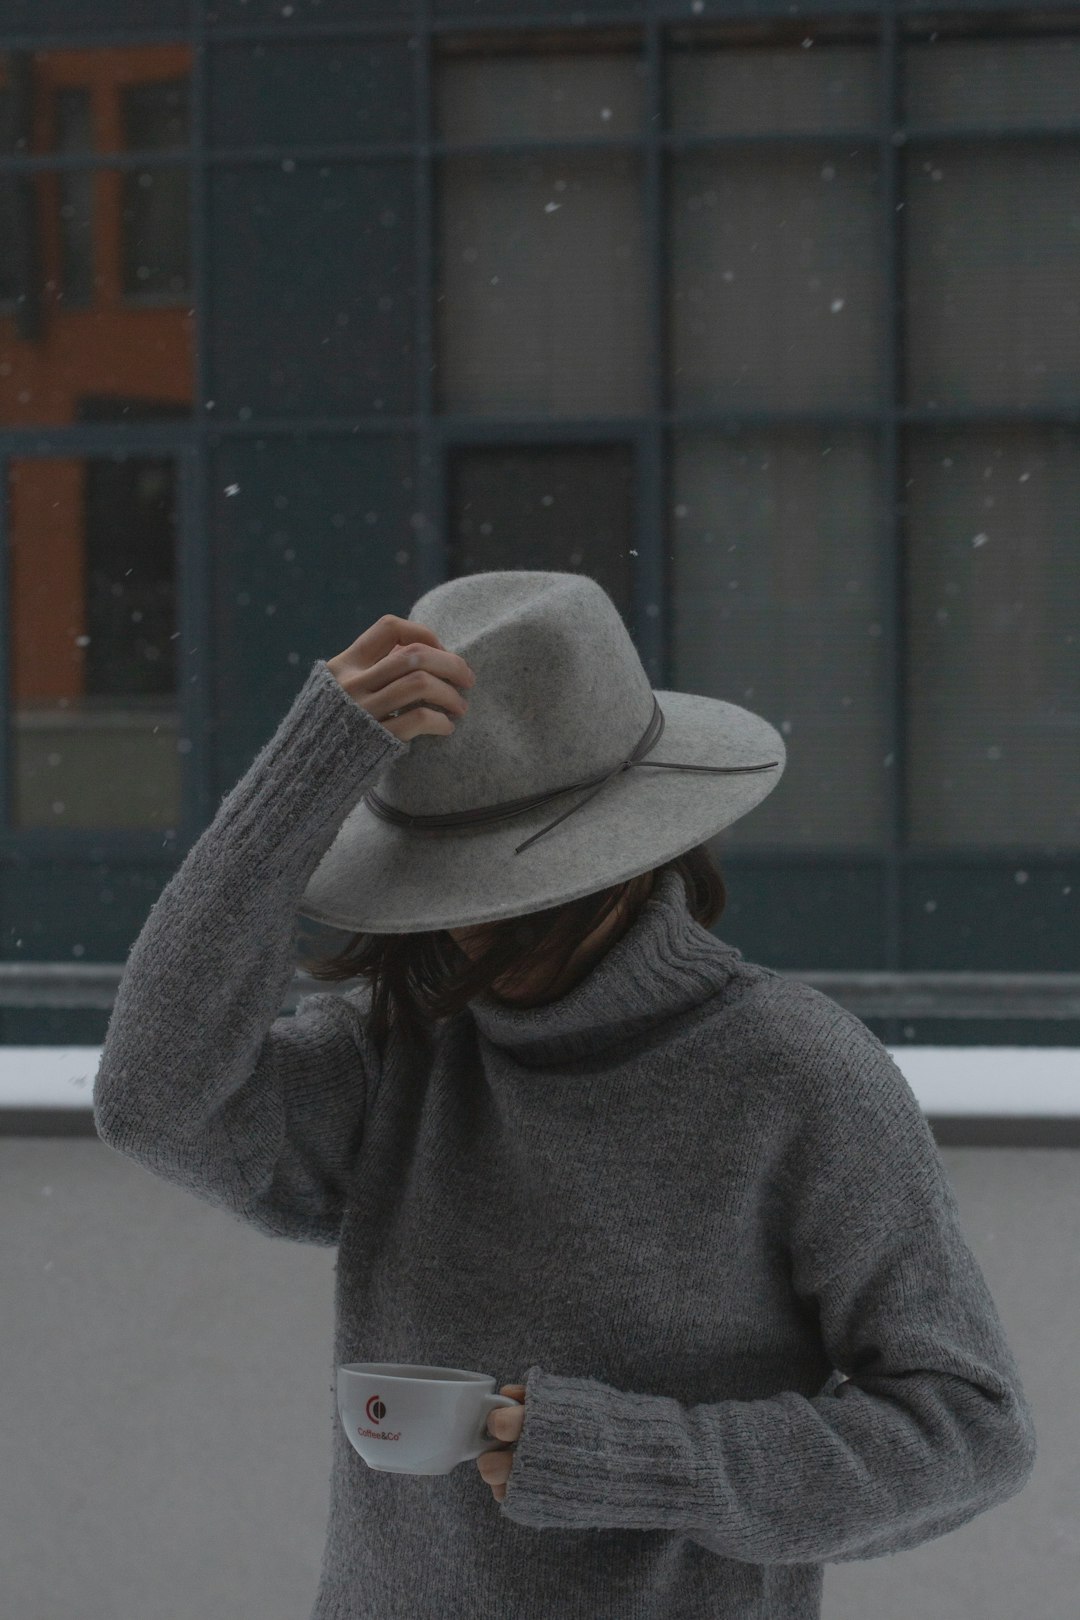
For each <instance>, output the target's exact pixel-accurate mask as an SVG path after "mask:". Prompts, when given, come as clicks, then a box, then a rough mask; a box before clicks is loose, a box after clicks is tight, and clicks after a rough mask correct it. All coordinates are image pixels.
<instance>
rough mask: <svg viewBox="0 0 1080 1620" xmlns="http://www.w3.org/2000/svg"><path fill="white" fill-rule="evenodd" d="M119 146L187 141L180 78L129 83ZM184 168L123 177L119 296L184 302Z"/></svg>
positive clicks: (187, 235) (187, 274)
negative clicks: (121, 293)
mask: <svg viewBox="0 0 1080 1620" xmlns="http://www.w3.org/2000/svg"><path fill="white" fill-rule="evenodd" d="M122 110H123V131H124V146H125V148H127V149H128V150H131V151H152V150H170V149H173V150H174V149H176V148H183V147H184V146H186V145H187V141H188V86H187V81H186V80H185V79H175V80H158V81H154V82H151V83H149V84H133V85H128V86H126V88H125V89H124V91H123V97H122ZM189 194H190V188H189V183H188V172H187V169H186V168H180V167H178V168H165V169H160V168H154V169H144V170H142V171H141V172H140V173H136V174H131V173H127V174H125V175H124V204H123V209H124V212H123V219H124V293H125V296H127V297H128V298H131V297H144V296H146V295H151V296H153V297H155V298H158V299H160V298H163V297H164V298H167V299H181V300H182V299H183V297H184V296H185V294H186V293H187V291H188V288H189V287H190V285H191V265H190V257H189V254H190V245H191V232H190V227H189V223H188V210H189V206H190V203H189Z"/></svg>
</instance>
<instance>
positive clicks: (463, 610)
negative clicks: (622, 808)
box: [378, 570, 653, 816]
mask: <svg viewBox="0 0 1080 1620" xmlns="http://www.w3.org/2000/svg"><path fill="white" fill-rule="evenodd" d="M409 617H410V618H411V619H412V620H413V621H414V622H415V623H417V624H423V625H426V626H427V627H428V628H429V629H431V630H433V631H434V632H435V634H436V635H437V636H438V638H439V640H440V641H441V642H442V644H443V646H444V647H446V648H447V649H449V650H450V651H452V652H455V653H459V654H460V655H461V657H462V658H464V660H465V662H466V663H467V664H468V665H469V667H470V669H471V670H472V671H473V673H474V675H475V676H476V685H475V686H472V687H469V688H467V689H465V688H462V689H461V690H462V691H463V692H464V695H465V696H466V698H467V699H468V704H469V709H468V713H467V714H466V715H464V716H462V717H460V718H459V717H457V716H455V727H454V731H453V733H452V734H451V735H450V736H447V737H432V736H429V735H427V734H424V735H422V736H420V737H418V738H414V739H413V743H412V747H411V748H410V751H409V753H408V754H405V755H403V756H402V757H401V758H399V759H394V760H391V761H390V762H389V763H388V765H387V766H386V769H385V771H384V772H383V773H382V775H381V778H380V781H379V789H378V791H379V795H380V797H381V798H383V799H385V800H387V801H388V802H389V803H390V804H391V805H392V806H393V807H394V808H395V809H396V810H400V811H402V812H403V813H404V814H406V815H413V816H422V815H439V814H448V813H452V812H455V811H462V810H472V809H476V808H479V807H481V806H483V805H485V804H493V803H499V802H502V801H503V800H507V799H520V798H525V797H526V796H528V795H529V794H535V793H543V792H550V791H551V790H552V789H553V788H557V787H559V786H560V784H563V783H566V784H569V783H573V782H577V781H580V780H581V779H582V778H583V777H587V776H590V775H593V774H595V773H596V771H598V770H600V769H603V768H604V766H606V765H607V766H609V765H612V764H614V763H615V762H616V761H618V760H620V759H625V758H626V756H627V755H628V754H629V753H630V752H631V750H632V749H633V748H634V747H635V745H636V744H637V742H638V741H639V739H640V737H641V734H642V732H643V731H644V730H645V728H646V726H647V725H648V723H649V718H650V716H651V715H652V712H653V695H652V688H651V687H650V684H649V679H648V676H647V675H646V673H645V670H644V667H643V666H642V663H641V660H640V658H639V657H638V654H637V651H636V649H635V647H634V643H633V641H632V640H631V638H630V634H629V632H628V631H627V629H626V626H625V625H624V624H623V621H622V619H621V617H620V616H619V611H618V609H617V608H616V606H615V604H614V602H613V601H612V600H611V598H610V596H608V594H607V592H606V591H605V590H604V589H603V587H602V586H601V585H599V584H598V583H597V582H596V581H595V580H594V579H590V578H589V577H588V576H587V575H583V574H562V573H541V572H536V571H529V570H519V571H513V570H507V571H505V572H501V573H483V574H466V575H463V576H462V577H460V578H458V579H453V580H448V581H446V582H445V583H444V584H442V585H437V586H436V587H435V588H434V589H433V590H431V591H429V592H428V593H427V595H426V596H422V597H421V598H420V599H419V601H418V602H417V603H416V605H415V606H414V608H413V609H412V611H411V613H410V615H409ZM417 744H419V745H420V746H419V747H418V746H417ZM479 783H482V784H483V791H482V792H481V793H479V795H478V792H477V787H478V784H479Z"/></svg>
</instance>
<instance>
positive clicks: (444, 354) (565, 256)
mask: <svg viewBox="0 0 1080 1620" xmlns="http://www.w3.org/2000/svg"><path fill="white" fill-rule="evenodd" d="M438 215H439V246H440V252H439V291H438V299H437V303H436V322H437V350H438V377H437V387H438V400H439V408H440V409H441V410H444V411H464V412H478V413H480V412H483V413H498V412H536V413H547V412H550V413H552V414H556V413H557V414H559V415H588V414H592V413H597V412H604V413H609V414H619V413H624V412H637V411H641V410H643V409H644V408H645V406H646V404H647V400H648V390H647V367H646V359H647V349H646V343H647V337H646V334H647V331H648V320H647V303H646V273H645V252H644V242H643V221H642V197H641V173H640V164H639V162H638V160H637V158H636V157H634V156H632V155H628V154H624V153H617V152H612V153H607V152H593V153H573V154H570V155H562V154H555V153H552V154H550V155H547V156H544V157H540V156H537V157H497V156H491V157H485V156H482V157H460V158H448V159H446V161H445V162H444V163H443V165H442V167H441V170H440V184H439V209H438Z"/></svg>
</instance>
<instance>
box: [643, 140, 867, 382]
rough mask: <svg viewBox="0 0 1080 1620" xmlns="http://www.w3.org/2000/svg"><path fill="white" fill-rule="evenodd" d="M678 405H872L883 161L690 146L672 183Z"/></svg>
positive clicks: (821, 152)
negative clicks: (879, 169)
mask: <svg viewBox="0 0 1080 1620" xmlns="http://www.w3.org/2000/svg"><path fill="white" fill-rule="evenodd" d="M670 192H671V196H670V244H671V249H670V251H671V296H672V305H671V353H672V367H673V375H672V379H671V381H672V390H673V394H674V399H675V404H676V406H677V407H679V408H688V409H694V408H705V409H707V408H710V407H716V406H727V405H733V406H739V405H744V406H749V407H758V408H762V407H770V406H771V407H776V408H779V409H783V410H797V409H800V408H802V407H806V408H810V409H814V408H817V407H820V406H822V405H828V404H836V405H846V406H851V405H862V404H873V403H875V402H877V400H878V399H879V397H880V394H881V388H882V359H883V353H882V350H883V343H882V338H883V327H884V307H883V305H884V300H883V287H882V262H881V254H880V244H879V240H878V230H879V224H878V198H877V157H876V155H875V153H874V151H873V150H872V149H870V148H859V147H852V148H850V149H848V148H845V149H844V151H842V152H837V151H835V150H833V151H830V150H829V149H828V148H825V147H821V148H812V149H809V150H808V149H807V148H806V147H800V146H784V147H782V148H781V149H780V150H769V151H760V150H758V151H746V150H742V151H733V150H728V151H723V152H702V153H693V154H687V155H686V156H681V157H678V158H676V159H674V160H673V164H672V172H671V188H670Z"/></svg>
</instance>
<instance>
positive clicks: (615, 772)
mask: <svg viewBox="0 0 1080 1620" xmlns="http://www.w3.org/2000/svg"><path fill="white" fill-rule="evenodd" d="M409 618H410V619H411V620H413V621H414V622H416V623H419V624H424V625H427V626H428V627H429V628H430V629H431V630H433V631H434V632H435V634H436V635H437V636H438V637H439V640H440V641H441V642H442V644H443V646H444V647H446V648H447V649H448V650H450V651H451V652H456V653H460V654H461V656H462V657H463V658H464V659H465V660H466V662H467V663H468V664H469V665H470V667H471V668H472V670H473V671H474V673H475V675H476V685H475V686H473V687H470V688H469V689H468V693H467V696H468V701H469V710H468V713H467V714H466V715H464V716H462V717H461V718H458V719H457V720H456V725H455V730H454V732H453V733H452V734H451V735H449V736H446V737H438V736H431V735H426V734H425V735H423V736H419V737H416V738H414V739H413V740H412V741H411V743H409V745H408V751H407V752H406V753H402V754H397V755H395V757H394V758H393V759H391V760H390V761H389V762H388V763H387V764H385V765H384V766H383V768H382V769H381V770H380V771H379V772H377V773H376V777H375V779H374V781H372V780H371V779H370V778H369V780H368V781H367V782H366V783H365V785H364V793H363V796H362V797H361V798H360V800H359V802H358V803H357V804H356V805H355V807H354V808H353V809H352V810H350V811H349V813H348V815H347V816H346V817H345V819H344V821H343V822H342V824H341V826H340V828H339V830H338V832H337V835H336V837H335V838H334V841H333V843H332V844H331V845H330V847H329V849H328V850H327V851H326V853H325V855H324V856H323V858H322V860H321V861H320V862H319V865H318V866H317V868H316V869H315V872H314V873H313V875H312V877H311V879H310V881H309V883H308V885H307V888H306V890H305V892H304V895H303V898H302V900H301V903H300V906H299V911H300V914H301V915H302V916H305V917H309V918H311V919H312V920H313V921H315V922H317V923H321V924H324V925H326V926H328V927H331V928H337V929H342V930H346V931H348V932H357V933H360V932H362V933H371V934H399V933H400V934H404V933H420V932H427V931H430V930H435V929H444V928H458V927H468V926H469V925H471V924H476V923H482V922H493V921H501V920H502V919H503V918H507V917H518V916H523V915H526V914H527V913H530V912H535V911H543V910H546V909H547V908H548V907H551V906H556V905H561V904H563V903H564V902H566V901H570V900H576V899H578V898H579V897H580V896H582V895H586V894H593V893H595V892H596V891H597V890H599V889H605V888H608V887H610V886H611V885H613V884H616V883H621V882H624V881H625V880H626V879H628V878H631V877H636V876H637V875H638V874H639V873H641V872H645V871H648V870H650V869H651V868H652V867H655V866H661V865H663V863H664V862H665V861H668V860H671V859H672V858H673V857H674V856H676V855H681V854H683V853H684V851H686V850H688V849H691V848H693V847H694V846H695V845H697V844H701V843H704V842H705V841H706V840H707V839H710V838H712V837H714V836H715V835H716V834H717V833H718V832H721V831H722V830H723V828H725V827H727V826H730V825H731V823H732V822H734V821H738V820H739V818H740V817H741V816H745V815H746V814H747V813H748V812H749V811H751V810H753V809H754V807H755V805H758V804H760V803H761V801H762V800H763V799H764V798H766V797H767V795H768V794H769V793H771V792H772V790H773V789H774V788H775V787H776V785H777V783H778V781H779V780H780V777H781V776H782V774H783V771H784V767H785V765H786V762H787V753H786V749H785V746H784V740H783V738H782V736H781V734H780V733H779V732H778V731H777V730H776V728H775V727H774V726H772V725H771V724H770V723H769V722H768V721H767V720H765V719H763V718H762V717H761V716H760V715H757V714H754V713H753V712H752V711H751V710H749V709H745V708H742V707H741V706H740V705H739V704H736V703H728V702H726V701H724V700H723V699H720V698H712V697H704V696H700V695H698V694H695V693H690V692H668V691H659V690H657V691H654V690H653V689H652V688H651V687H650V686H649V682H648V677H647V676H646V674H645V670H644V668H643V666H642V664H641V661H640V658H639V657H638V654H637V651H636V649H635V647H634V645H633V642H632V640H631V638H630V635H629V633H628V631H627V630H626V627H625V625H624V624H623V621H622V619H621V617H620V615H619V612H618V609H617V608H616V606H615V604H614V602H613V601H612V600H611V598H610V597H609V596H608V595H607V593H606V591H604V589H603V587H602V586H601V585H599V583H598V582H597V581H595V580H593V579H591V578H590V577H589V576H588V575H585V574H566V573H555V572H541V571H536V570H526V569H508V570H503V571H499V572H491V573H478V574H466V575H462V576H461V577H459V578H457V579H452V580H448V581H446V582H445V583H444V584H442V585H439V586H436V587H435V589H434V590H432V591H429V592H428V593H427V595H426V596H423V597H421V598H420V600H419V601H418V602H417V603H416V604H415V605H414V607H413V608H412V609H411V611H410V613H409ZM345 695H346V694H344V693H343V696H345ZM349 701H352V700H351V699H349ZM369 718H370V717H369ZM371 723H372V725H378V724H379V722H378V721H376V720H374V719H373V718H372V719H371ZM658 766H661V767H663V768H656V767H658ZM669 767H670V768H669ZM372 799H375V800H376V801H377V802H378V803H379V804H380V805H381V806H382V812H381V813H380V812H377V811H376V809H374V808H373V807H372V803H371V802H370V801H371V800H372ZM523 801H524V802H525V803H526V804H529V803H530V802H532V801H539V802H533V803H532V808H524V809H523V808H520V806H521V804H522V802H523ZM507 805H510V806H515V807H516V808H513V809H512V810H510V811H509V812H508V813H507V812H505V811H501V810H500V808H499V807H505V806H507ZM485 811H486V812H487V813H488V819H470V818H472V817H475V816H480V817H481V818H483V816H484V813H485ZM425 817H428V818H432V819H433V820H437V821H438V823H439V825H437V826H435V825H424V818H425ZM459 818H460V819H459ZM448 823H449V824H448ZM454 823H458V824H454ZM522 845H525V846H526V847H522Z"/></svg>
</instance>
